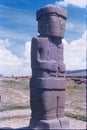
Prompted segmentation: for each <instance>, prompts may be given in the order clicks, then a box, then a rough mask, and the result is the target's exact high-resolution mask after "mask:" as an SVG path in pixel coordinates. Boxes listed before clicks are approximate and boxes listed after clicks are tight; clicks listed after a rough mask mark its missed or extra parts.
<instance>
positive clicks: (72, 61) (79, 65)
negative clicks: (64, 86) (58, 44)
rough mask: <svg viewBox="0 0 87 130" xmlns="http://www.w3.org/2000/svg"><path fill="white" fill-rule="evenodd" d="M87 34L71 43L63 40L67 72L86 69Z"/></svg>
mask: <svg viewBox="0 0 87 130" xmlns="http://www.w3.org/2000/svg"><path fill="white" fill-rule="evenodd" d="M86 34H87V31H85V33H84V34H83V35H82V37H81V38H80V39H78V40H76V41H72V42H71V43H69V44H68V43H67V42H66V40H65V39H63V43H64V49H65V50H64V59H65V63H66V68H67V70H77V69H86Z"/></svg>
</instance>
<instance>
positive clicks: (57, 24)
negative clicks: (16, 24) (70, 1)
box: [37, 5, 67, 38]
mask: <svg viewBox="0 0 87 130" xmlns="http://www.w3.org/2000/svg"><path fill="white" fill-rule="evenodd" d="M66 16H67V13H66V11H65V10H64V9H62V8H58V7H56V6H53V5H48V6H45V7H44V8H42V9H40V10H38V11H37V20H38V32H39V33H40V35H41V36H55V37H61V38H63V37H64V31H65V20H66Z"/></svg>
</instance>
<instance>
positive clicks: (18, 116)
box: [0, 110, 86, 130]
mask: <svg viewBox="0 0 87 130" xmlns="http://www.w3.org/2000/svg"><path fill="white" fill-rule="evenodd" d="M30 113H31V111H30V110H13V111H4V112H0V128H3V127H11V128H20V127H26V126H28V125H29V118H30ZM68 119H69V122H70V128H71V129H73V130H76V129H79V130H81V129H84V130H86V122H85V121H81V120H76V119H74V118H69V117H68Z"/></svg>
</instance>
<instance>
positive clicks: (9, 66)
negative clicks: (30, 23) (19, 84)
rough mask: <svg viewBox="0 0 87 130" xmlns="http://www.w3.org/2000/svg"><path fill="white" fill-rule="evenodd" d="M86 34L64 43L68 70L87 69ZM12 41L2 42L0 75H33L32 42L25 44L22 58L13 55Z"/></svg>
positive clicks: (0, 48) (0, 45) (0, 42)
mask: <svg viewBox="0 0 87 130" xmlns="http://www.w3.org/2000/svg"><path fill="white" fill-rule="evenodd" d="M86 33H87V31H85V33H84V34H83V35H82V37H81V38H80V39H78V40H75V41H72V42H71V43H67V41H66V40H65V39H63V43H64V61H65V64H66V67H67V70H77V69H85V68H86ZM11 43H12V41H10V40H9V39H5V40H0V73H1V74H3V75H8V76H11V75H14V76H20V75H31V60H30V58H31V42H30V41H28V42H26V43H25V50H24V53H23V54H22V55H21V57H18V56H17V55H15V54H13V53H12V52H11V51H10V50H9V49H8V46H10V45H11Z"/></svg>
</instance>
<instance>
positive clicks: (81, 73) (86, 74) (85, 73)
mask: <svg viewBox="0 0 87 130" xmlns="http://www.w3.org/2000/svg"><path fill="white" fill-rule="evenodd" d="M66 76H71V77H72V76H74V77H85V78H86V77H87V69H83V70H71V71H66Z"/></svg>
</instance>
